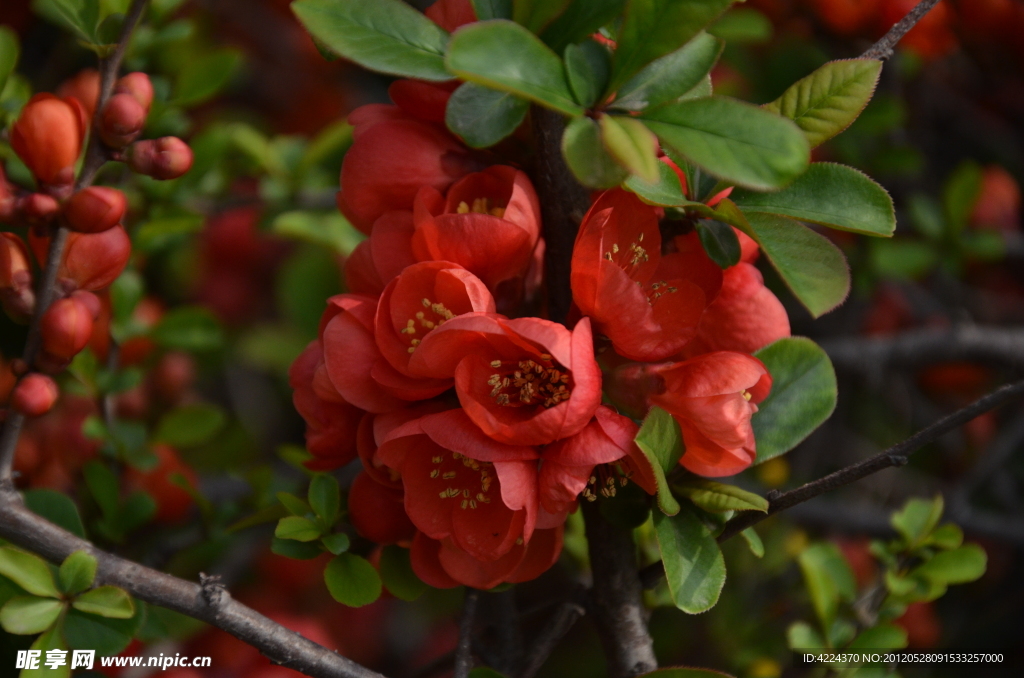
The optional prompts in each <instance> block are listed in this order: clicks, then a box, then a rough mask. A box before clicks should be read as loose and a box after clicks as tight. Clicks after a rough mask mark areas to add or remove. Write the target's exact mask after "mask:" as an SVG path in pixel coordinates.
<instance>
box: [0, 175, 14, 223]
mask: <svg viewBox="0 0 1024 678" xmlns="http://www.w3.org/2000/svg"><path fill="white" fill-rule="evenodd" d="M17 206H18V195H17V193H15V190H14V186H13V185H12V184H11V183H10V182H9V181H7V177H6V176H5V175H4V169H3V167H0V222H7V221H11V220H12V219H14V212H15V210H16V209H17Z"/></svg>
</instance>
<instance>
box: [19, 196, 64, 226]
mask: <svg viewBox="0 0 1024 678" xmlns="http://www.w3.org/2000/svg"><path fill="white" fill-rule="evenodd" d="M20 207H21V217H22V219H24V220H25V221H26V222H28V223H29V224H32V225H42V224H48V223H50V222H51V221H53V218H54V217H55V216H57V213H58V212H60V203H58V202H57V201H56V200H55V199H54V198H53V197H51V196H49V195H46V194H45V193H30V194H29V195H26V196H25V197H24V198H22V199H21V204H20Z"/></svg>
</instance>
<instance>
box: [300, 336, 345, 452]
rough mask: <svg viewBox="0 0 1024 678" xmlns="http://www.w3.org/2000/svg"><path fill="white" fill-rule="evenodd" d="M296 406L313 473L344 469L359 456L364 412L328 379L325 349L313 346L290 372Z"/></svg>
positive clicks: (316, 344)
mask: <svg viewBox="0 0 1024 678" xmlns="http://www.w3.org/2000/svg"><path fill="white" fill-rule="evenodd" d="M288 382H289V384H290V385H291V387H292V389H294V391H295V392H294V393H293V394H292V402H293V403H294V404H295V409H296V410H298V412H299V414H300V415H301V416H302V418H303V419H304V420H305V422H306V449H307V450H309V453H310V454H312V455H313V457H314V459H312V460H310V461H309V462H307V464H306V465H307V466H308V467H309V468H311V469H313V470H318V471H322V470H328V469H334V468H338V467H340V466H344V465H345V464H347V463H348V462H350V461H352V459H353V458H355V456H356V428H357V427H358V426H359V423H360V420H361V419H362V416H363V411H362V410H360V409H359V408H358V407H355V406H354V405H351V404H349V403H348V402H346V401H345V399H344V398H342V397H341V395H340V394H339V393H338V392H337V390H336V389H335V388H334V385H333V384H331V383H330V380H329V379H328V378H327V376H326V371H325V368H324V362H323V348H322V347H321V345H320V342H319V341H312V342H310V344H309V346H307V347H306V350H305V351H303V352H302V354H301V355H300V356H299V357H298V358H296V359H295V362H294V363H292V366H291V369H290V370H289V371H288Z"/></svg>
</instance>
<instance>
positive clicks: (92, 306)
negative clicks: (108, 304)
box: [71, 290, 103, 321]
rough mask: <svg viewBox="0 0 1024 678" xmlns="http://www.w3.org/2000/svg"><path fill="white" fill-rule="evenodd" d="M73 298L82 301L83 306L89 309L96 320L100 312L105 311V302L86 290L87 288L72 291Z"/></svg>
mask: <svg viewBox="0 0 1024 678" xmlns="http://www.w3.org/2000/svg"><path fill="white" fill-rule="evenodd" d="M71 298H72V299H74V300H75V301H77V302H78V303H80V304H81V305H82V306H84V307H85V308H86V310H88V311H89V315H90V316H92V319H93V321H96V320H98V319H99V317H100V313H102V312H103V303H102V302H101V301H100V298H99V297H97V296H96V295H95V294H93V293H92V292H86V291H85V290H78V291H76V292H72V293H71Z"/></svg>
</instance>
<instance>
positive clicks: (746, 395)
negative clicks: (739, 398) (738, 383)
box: [742, 391, 753, 402]
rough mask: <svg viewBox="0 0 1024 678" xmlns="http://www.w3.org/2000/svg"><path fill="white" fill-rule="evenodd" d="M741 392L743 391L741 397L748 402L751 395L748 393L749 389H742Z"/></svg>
mask: <svg viewBox="0 0 1024 678" xmlns="http://www.w3.org/2000/svg"><path fill="white" fill-rule="evenodd" d="M742 393H743V399H744V400H746V401H747V402H750V399H751V398H752V397H753V396H752V395H751V394H750V391H742Z"/></svg>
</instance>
